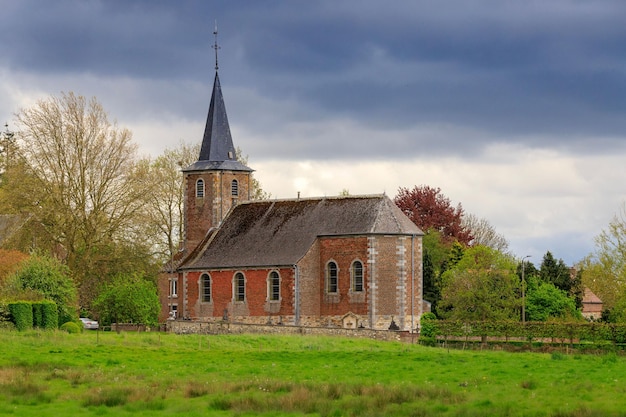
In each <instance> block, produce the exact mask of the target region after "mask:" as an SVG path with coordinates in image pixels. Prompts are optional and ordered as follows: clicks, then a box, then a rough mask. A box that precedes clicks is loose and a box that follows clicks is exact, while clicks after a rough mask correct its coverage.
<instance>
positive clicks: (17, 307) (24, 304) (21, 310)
mask: <svg viewBox="0 0 626 417" xmlns="http://www.w3.org/2000/svg"><path fill="white" fill-rule="evenodd" d="M9 311H10V312H11V317H12V321H13V323H15V328H16V329H17V330H19V331H23V330H28V329H32V328H33V306H32V304H31V303H30V302H28V301H16V302H13V303H9Z"/></svg>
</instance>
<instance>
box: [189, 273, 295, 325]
mask: <svg viewBox="0 0 626 417" xmlns="http://www.w3.org/2000/svg"><path fill="white" fill-rule="evenodd" d="M272 271H276V272H278V274H279V277H280V300H278V301H270V300H269V299H268V276H269V274H270V272H272ZM238 272H241V273H243V275H244V278H245V300H244V301H234V299H233V298H234V297H233V279H234V277H235V274H236V273H238ZM204 273H208V274H209V276H210V277H211V301H210V302H203V301H202V299H201V296H202V294H203V293H202V281H201V277H202V274H204ZM293 281H294V270H293V268H280V269H267V268H260V269H247V270H241V271H240V270H230V269H229V270H218V271H190V272H186V273H185V282H186V285H185V289H186V292H185V304H186V309H185V316H184V317H189V318H205V319H208V318H219V319H220V320H221V319H222V318H223V317H224V316H225V314H226V315H227V316H228V317H229V319H230V320H244V319H245V318H246V317H255V318H259V317H260V318H262V320H263V321H264V322H266V321H267V320H268V318H271V317H279V316H289V315H291V316H292V315H293V314H294V304H293V303H294V292H293V291H294V285H293Z"/></svg>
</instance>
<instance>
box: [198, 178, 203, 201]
mask: <svg viewBox="0 0 626 417" xmlns="http://www.w3.org/2000/svg"><path fill="white" fill-rule="evenodd" d="M196 197H198V198H203V197H204V180H203V179H202V178H200V179H199V180H198V181H196Z"/></svg>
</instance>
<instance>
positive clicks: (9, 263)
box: [0, 249, 28, 283]
mask: <svg viewBox="0 0 626 417" xmlns="http://www.w3.org/2000/svg"><path fill="white" fill-rule="evenodd" d="M26 259H28V255H26V254H25V253H24V252H20V251H17V250H10V249H0V283H2V282H3V281H4V280H5V279H6V278H7V277H9V276H10V275H11V274H13V273H15V272H16V271H17V270H18V269H19V267H20V265H21V263H22V262H24V261H25V260H26Z"/></svg>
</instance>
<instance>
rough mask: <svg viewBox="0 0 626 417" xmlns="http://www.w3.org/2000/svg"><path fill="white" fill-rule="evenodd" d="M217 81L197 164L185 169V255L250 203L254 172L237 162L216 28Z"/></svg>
mask: <svg viewBox="0 0 626 417" xmlns="http://www.w3.org/2000/svg"><path fill="white" fill-rule="evenodd" d="M214 34H215V35H216V42H215V45H214V46H213V47H214V48H215V80H214V81H213V93H212V94H211V103H210V105H209V114H208V116H207V121H206V127H205V129H204V137H203V138H202V147H201V149H200V156H199V158H198V160H197V161H196V162H195V163H193V164H192V165H190V166H189V167H187V168H185V169H183V175H184V183H185V208H184V213H185V216H184V223H185V224H184V230H185V239H184V241H185V247H184V251H185V252H187V253H189V251H192V250H194V249H195V248H196V247H197V246H198V244H199V243H200V242H201V241H202V239H203V238H204V237H205V236H206V234H207V233H208V231H209V230H210V229H212V228H215V227H218V226H219V225H220V224H221V222H222V220H223V219H224V217H225V216H226V214H227V213H228V211H229V210H230V209H231V207H233V206H234V205H236V204H237V202H238V201H245V200H249V199H250V174H251V173H252V171H253V170H252V169H250V168H248V167H247V166H245V165H243V164H242V163H240V162H239V161H238V160H237V155H236V151H235V147H234V145H233V139H232V137H231V134H230V126H229V124H228V118H227V116H226V107H225V105H224V97H223V96H222V88H221V86H220V80H219V76H218V65H217V50H218V49H219V47H218V45H217V28H216V30H215V32H214Z"/></svg>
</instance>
